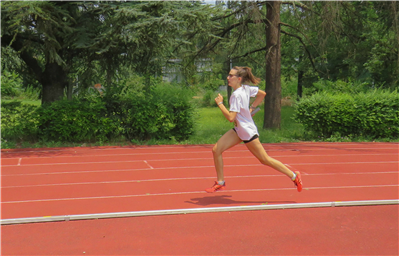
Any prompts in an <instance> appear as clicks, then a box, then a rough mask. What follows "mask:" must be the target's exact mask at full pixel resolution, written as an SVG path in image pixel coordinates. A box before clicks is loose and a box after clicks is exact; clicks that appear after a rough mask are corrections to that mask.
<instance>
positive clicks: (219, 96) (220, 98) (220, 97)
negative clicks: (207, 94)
mask: <svg viewBox="0 0 399 256" xmlns="http://www.w3.org/2000/svg"><path fill="white" fill-rule="evenodd" d="M215 102H216V104H218V105H219V103H220V102H222V103H223V96H222V95H220V93H219V94H218V96H217V97H216V98H215Z"/></svg>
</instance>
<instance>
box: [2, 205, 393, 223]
mask: <svg viewBox="0 0 399 256" xmlns="http://www.w3.org/2000/svg"><path fill="white" fill-rule="evenodd" d="M395 204H399V199H392V200H366V201H344V202H316V203H296V204H267V205H264V204H262V205H249V206H230V207H209V208H191V209H172V210H152V211H133V212H112V213H94V214H79V215H64V216H52V217H50V216H48V217H47V216H46V217H31V218H15V219H2V220H0V221H1V223H0V225H10V224H24V223H38V222H54V221H70V220H89V219H106V218H126V217H139V216H140V217H141V216H159V215H177V214H188V213H210V212H236V211H255V210H283V209H302V208H321V207H345V206H371V205H395Z"/></svg>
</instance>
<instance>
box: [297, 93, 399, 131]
mask: <svg viewBox="0 0 399 256" xmlns="http://www.w3.org/2000/svg"><path fill="white" fill-rule="evenodd" d="M295 119H296V120H297V121H299V122H300V123H302V124H303V125H304V127H305V129H306V130H308V131H311V132H313V133H314V134H315V135H316V136H323V137H327V138H329V137H331V136H332V135H334V136H337V134H339V135H341V136H365V137H371V138H397V137H398V136H399V94H398V93H397V91H394V92H387V91H380V90H375V91H372V92H368V93H359V94H330V93H326V92H323V93H316V94H314V95H312V96H311V97H309V98H304V99H302V100H301V101H299V102H298V103H297V104H296V106H295Z"/></svg>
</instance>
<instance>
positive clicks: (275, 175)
mask: <svg viewBox="0 0 399 256" xmlns="http://www.w3.org/2000/svg"><path fill="white" fill-rule="evenodd" d="M301 173H302V175H303V174H305V175H303V176H331V175H337V176H338V175H369V174H370V175H378V174H398V172H350V173H312V174H308V173H304V172H301ZM225 177H226V179H235V178H263V177H285V176H284V175H282V174H257V175H240V176H229V175H225ZM214 178H215V177H214V176H209V177H184V178H164V179H146V180H116V181H93V182H73V183H50V184H35V185H19V186H2V187H1V188H3V189H7V188H28V187H51V186H74V185H96V184H115V183H137V182H156V181H179V180H204V179H214Z"/></svg>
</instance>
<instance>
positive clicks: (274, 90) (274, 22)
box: [263, 1, 281, 129]
mask: <svg viewBox="0 0 399 256" xmlns="http://www.w3.org/2000/svg"><path fill="white" fill-rule="evenodd" d="M266 5H267V11H266V18H267V20H268V21H269V24H268V25H267V26H266V90H265V91H266V93H267V94H266V98H265V114H264V121H263V128H264V129H275V128H280V122H281V78H280V76H281V51H280V25H279V24H280V5H281V3H280V2H279V1H268V2H267V4H266Z"/></svg>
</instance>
